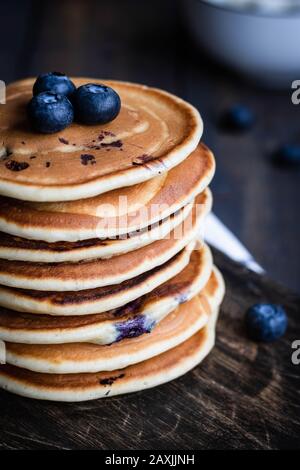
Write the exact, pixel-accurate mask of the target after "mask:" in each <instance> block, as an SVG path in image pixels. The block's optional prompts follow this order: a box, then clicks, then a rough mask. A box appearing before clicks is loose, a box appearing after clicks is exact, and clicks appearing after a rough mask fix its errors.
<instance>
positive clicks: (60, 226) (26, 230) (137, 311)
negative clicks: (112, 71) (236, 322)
mask: <svg viewBox="0 0 300 470" xmlns="http://www.w3.org/2000/svg"><path fill="white" fill-rule="evenodd" d="M87 81H91V79H74V82H75V84H76V85H77V86H79V85H81V84H82V83H86V82H87ZM93 81H94V82H95V80H93ZM33 82H34V80H31V79H28V80H23V81H19V82H16V83H14V84H12V85H10V86H9V87H8V90H7V104H6V105H5V106H4V107H2V108H1V109H0V112H1V114H0V128H1V132H2V136H3V139H2V140H3V148H2V149H0V155H1V157H0V194H1V196H0V231H1V232H0V340H2V341H3V342H4V343H5V352H6V357H5V364H3V365H1V366H0V387H2V388H4V389H6V390H8V391H10V392H13V393H16V394H19V395H23V396H27V397H31V398H38V399H45V400H57V401H83V400H89V399H94V398H100V397H108V396H113V395H118V394H123V393H129V392H134V391H139V390H143V389H146V388H151V387H154V386H156V385H159V384H162V383H165V382H168V381H170V380H173V379H175V378H176V377H179V376H181V375H183V374H184V373H186V372H188V371H189V370H191V369H192V368H193V367H195V366H196V365H197V364H199V363H200V362H201V361H202V360H203V359H204V358H205V357H206V355H207V354H208V353H209V352H210V350H211V349H212V347H213V345H214V339H215V325H216V320H217V315H218V310H219V306H220V304H221V301H222V298H223V295H224V282H223V278H222V276H221V274H220V272H219V271H218V270H217V268H216V267H215V266H214V265H213V260H212V255H211V252H210V250H209V248H208V247H207V246H206V245H205V244H204V243H203V242H202V239H201V235H202V234H203V230H204V227H205V217H206V215H207V214H208V212H209V211H210V210H211V206H212V195H211V192H210V190H209V188H208V185H209V183H210V181H211V179H212V178H213V174H214V169H215V163H214V157H213V155H212V153H211V152H210V150H209V149H208V148H207V147H206V146H205V145H204V144H202V143H200V138H201V135H202V121H201V118H200V116H199V114H198V112H197V111H196V110H195V108H193V107H192V106H191V105H189V104H188V103H186V102H184V101H182V100H180V99H179V98H177V97H175V96H173V95H170V94H168V93H165V92H162V91H160V90H156V89H151V88H147V87H144V86H141V85H134V84H128V83H122V82H108V84H109V85H110V86H112V87H113V88H115V89H116V91H117V92H118V93H119V94H120V96H121V99H122V108H121V112H120V114H119V116H118V117H117V118H116V119H115V120H114V121H112V122H110V123H109V124H106V125H102V126H100V125H99V126H81V125H78V124H72V125H71V126H70V128H68V129H65V130H64V131H62V132H60V133H57V134H51V135H40V134H34V133H33V132H31V131H30V130H28V125H27V122H26V113H25V107H26V103H27V102H28V99H29V97H30V93H31V89H32V84H33Z"/></svg>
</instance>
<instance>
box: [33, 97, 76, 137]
mask: <svg viewBox="0 0 300 470" xmlns="http://www.w3.org/2000/svg"><path fill="white" fill-rule="evenodd" d="M27 113H28V117H29V120H30V121H31V124H32V126H33V128H34V129H35V130H36V131H38V132H42V133H43V134H52V133H53V132H58V131H61V130H62V129H65V127H67V126H69V125H70V124H71V122H72V121H73V118H74V111H73V106H72V104H71V103H70V101H69V100H68V98H67V97H66V96H63V95H58V94H56V93H50V92H48V91H45V92H44V93H40V94H39V95H36V96H34V97H33V98H32V99H31V100H30V101H29V103H28V106H27Z"/></svg>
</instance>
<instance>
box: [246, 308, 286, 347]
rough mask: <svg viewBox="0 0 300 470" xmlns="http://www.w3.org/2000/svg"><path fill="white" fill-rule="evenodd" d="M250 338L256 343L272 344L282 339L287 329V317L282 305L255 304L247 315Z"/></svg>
mask: <svg viewBox="0 0 300 470" xmlns="http://www.w3.org/2000/svg"><path fill="white" fill-rule="evenodd" d="M246 327H247V330H248V334H249V336H250V337H251V338H252V339H254V340H256V341H264V342H270V341H274V340H276V339H278V338H280V337H281V336H282V335H283V334H284V333H285V331H286V329H287V316H286V313H285V311H284V309H283V308H282V307H281V306H280V305H274V304H266V303H261V304H255V305H252V307H250V308H249V309H248V311H247V313H246Z"/></svg>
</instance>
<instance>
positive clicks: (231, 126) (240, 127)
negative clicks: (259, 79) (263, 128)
mask: <svg viewBox="0 0 300 470" xmlns="http://www.w3.org/2000/svg"><path fill="white" fill-rule="evenodd" d="M254 121H255V118H254V114H253V112H252V111H251V109H249V108H248V107H247V106H244V105H240V104H237V105H234V106H232V107H230V108H229V109H227V110H226V111H225V112H224V113H223V115H222V116H221V118H220V122H219V125H220V127H221V129H223V130H225V131H231V132H242V131H246V130H248V129H250V128H251V127H252V126H253V124H254Z"/></svg>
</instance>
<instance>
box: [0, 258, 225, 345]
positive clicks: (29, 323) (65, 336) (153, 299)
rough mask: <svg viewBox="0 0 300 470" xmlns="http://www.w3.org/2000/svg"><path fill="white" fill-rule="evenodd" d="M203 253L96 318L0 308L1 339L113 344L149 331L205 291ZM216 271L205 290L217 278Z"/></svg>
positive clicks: (30, 342) (45, 342) (40, 342)
mask: <svg viewBox="0 0 300 470" xmlns="http://www.w3.org/2000/svg"><path fill="white" fill-rule="evenodd" d="M203 274H205V272H204V271H203V269H202V264H201V251H200V250H194V251H193V253H192V256H191V259H190V262H189V264H188V266H187V267H186V268H185V269H183V271H181V272H180V273H179V274H177V276H175V277H172V279H170V280H169V281H167V282H165V283H164V284H162V285H160V286H159V287H157V288H156V289H154V290H153V291H151V292H149V293H148V294H146V295H144V296H143V297H139V298H138V299H136V300H134V301H132V302H130V303H129V304H126V305H124V306H123V307H119V308H117V309H114V310H109V311H108V312H103V313H100V314H94V315H77V316H68V317H66V316H65V317H62V316H60V317H58V316H50V315H38V314H34V315H32V314H30V313H20V312H15V311H12V310H7V309H4V308H3V307H2V308H0V340H2V341H9V342H15V343H27V344H61V343H72V342H73V343H74V342H83V341H85V342H92V343H97V344H110V343H113V342H115V341H119V340H120V339H121V338H125V337H133V336H138V335H140V334H143V332H145V331H148V330H149V327H150V326H151V327H153V326H154V324H157V323H159V322H160V321H161V320H162V319H163V318H164V317H165V316H166V315H167V314H168V313H170V312H171V311H172V310H175V308H177V307H178V305H180V304H181V303H183V302H187V301H188V300H190V299H191V298H192V297H194V296H195V295H197V294H199V292H200V290H201V289H202V288H203ZM216 275H217V274H216V273H215V270H213V272H212V274H211V276H210V279H209V281H208V283H207V284H206V287H205V289H206V290H207V289H209V286H208V284H209V285H210V286H211V285H213V283H214V279H215V277H216Z"/></svg>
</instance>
